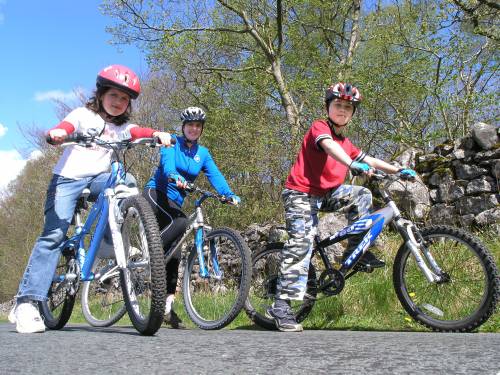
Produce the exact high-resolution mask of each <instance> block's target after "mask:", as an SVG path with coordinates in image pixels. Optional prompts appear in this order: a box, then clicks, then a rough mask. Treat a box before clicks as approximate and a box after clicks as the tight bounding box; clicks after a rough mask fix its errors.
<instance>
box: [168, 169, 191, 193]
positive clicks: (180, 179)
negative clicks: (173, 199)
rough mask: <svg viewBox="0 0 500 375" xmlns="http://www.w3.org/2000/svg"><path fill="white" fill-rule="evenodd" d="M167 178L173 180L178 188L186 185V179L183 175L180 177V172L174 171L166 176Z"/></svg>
mask: <svg viewBox="0 0 500 375" xmlns="http://www.w3.org/2000/svg"><path fill="white" fill-rule="evenodd" d="M168 179H169V181H173V182H175V185H176V186H177V187H178V188H179V189H185V188H186V187H187V186H188V182H187V181H186V179H185V178H184V177H182V176H181V175H180V174H175V173H171V174H170V175H169V176H168Z"/></svg>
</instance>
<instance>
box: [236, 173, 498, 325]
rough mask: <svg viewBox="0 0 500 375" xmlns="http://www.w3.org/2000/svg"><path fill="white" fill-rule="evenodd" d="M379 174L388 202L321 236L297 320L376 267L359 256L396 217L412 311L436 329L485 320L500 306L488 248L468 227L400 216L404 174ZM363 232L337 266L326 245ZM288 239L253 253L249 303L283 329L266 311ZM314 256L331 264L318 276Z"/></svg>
mask: <svg viewBox="0 0 500 375" xmlns="http://www.w3.org/2000/svg"><path fill="white" fill-rule="evenodd" d="M372 178H373V179H374V180H375V181H376V182H377V188H376V191H377V192H378V195H380V197H381V198H382V199H383V201H384V202H385V207H383V208H381V209H379V210H377V211H375V212H373V213H372V214H370V215H366V216H364V217H363V218H361V219H359V220H358V221H356V222H355V223H353V224H351V225H349V226H347V227H345V228H344V229H342V230H340V231H338V232H336V233H335V234H333V235H331V236H329V237H327V238H325V239H320V238H319V237H318V236H316V238H315V246H314V249H313V252H312V257H311V263H310V266H309V275H308V282H307V290H306V294H305V297H304V300H303V301H297V302H294V303H293V304H292V310H293V311H294V314H295V317H296V319H297V321H298V322H301V321H303V320H304V319H305V318H306V317H307V315H308V314H309V313H310V312H311V310H312V308H313V306H314V303H315V301H316V299H317V298H318V295H319V294H323V295H324V296H326V297H328V296H334V295H337V294H339V293H340V292H341V291H342V289H343V288H344V285H345V282H346V280H347V279H349V278H350V277H351V276H353V275H355V274H356V273H357V272H359V271H365V272H371V271H373V269H370V268H367V267H366V266H362V265H361V264H358V261H359V259H360V258H361V257H362V255H363V253H364V252H365V251H367V249H368V248H369V247H370V245H371V244H372V243H373V242H374V241H375V239H376V238H377V237H378V235H379V234H380V233H381V231H382V229H383V228H384V226H386V225H387V224H389V223H392V224H393V226H394V227H395V229H396V230H397V231H398V232H399V234H400V235H401V237H402V238H403V241H404V243H403V244H402V245H401V247H400V248H399V250H398V252H397V254H396V257H395V259H394V266H393V284H394V289H395V291H396V294H397V296H398V299H399V301H400V302H401V304H402V306H403V307H404V309H405V310H406V311H407V312H408V314H409V315H410V316H411V317H412V318H413V319H414V320H416V321H417V322H418V323H420V324H422V325H424V326H426V327H428V328H431V329H433V330H435V331H445V332H469V331H472V330H474V329H476V328H477V327H479V326H480V325H481V324H483V323H484V322H485V321H486V320H487V319H488V318H489V317H490V316H491V315H492V314H493V313H494V311H495V307H496V304H497V301H498V299H499V295H500V282H499V278H498V270H497V267H496V265H495V262H494V260H493V257H492V256H491V254H490V252H489V251H488V249H487V248H486V247H485V246H484V245H483V244H482V243H481V242H480V241H479V239H477V238H476V237H474V236H473V235H471V234H470V233H468V232H466V231H465V230H463V229H459V228H454V227H451V226H447V225H431V226H429V227H426V228H423V229H418V228H417V226H416V225H415V224H414V223H413V222H411V221H410V220H407V219H405V218H403V217H402V216H401V213H400V211H399V209H398V207H397V206H396V204H395V202H394V201H393V200H392V198H391V197H390V195H389V193H388V191H387V187H388V186H389V185H390V184H391V183H393V182H395V181H396V180H397V179H398V177H397V176H394V175H386V174H384V173H383V172H380V171H377V172H376V173H375V174H374V175H373V177H372ZM399 178H402V177H401V176H400V177H399ZM359 235H364V237H363V240H362V242H361V243H360V244H359V245H358V246H357V248H356V249H355V250H354V251H353V252H352V254H350V255H349V256H348V257H347V259H345V260H344V261H343V262H342V263H341V264H340V268H335V267H334V266H333V265H332V264H331V262H330V261H329V259H328V257H327V254H326V250H325V249H326V248H327V247H328V246H331V245H333V244H335V243H337V242H340V241H342V240H345V239H347V238H349V237H351V236H359ZM283 245H284V244H283V243H270V244H268V245H267V247H266V248H265V249H264V250H262V251H260V252H258V253H257V254H255V255H254V257H253V267H252V271H253V277H252V285H251V288H250V292H249V296H248V298H247V300H246V302H245V310H246V312H247V314H248V316H249V317H250V319H252V320H253V321H254V322H255V323H256V324H258V325H259V326H261V327H264V328H267V329H276V327H275V323H274V321H273V320H271V319H269V318H267V317H266V316H265V311H266V308H267V307H268V306H269V305H270V304H271V303H272V301H273V299H274V296H275V294H276V283H277V279H278V273H279V267H280V258H281V257H280V254H281V251H282V249H283ZM315 257H316V258H318V257H319V258H320V259H321V262H322V263H323V265H324V270H323V271H322V272H321V273H320V274H319V277H318V276H317V271H316V269H315V266H314V264H313V261H312V259H313V258H315Z"/></svg>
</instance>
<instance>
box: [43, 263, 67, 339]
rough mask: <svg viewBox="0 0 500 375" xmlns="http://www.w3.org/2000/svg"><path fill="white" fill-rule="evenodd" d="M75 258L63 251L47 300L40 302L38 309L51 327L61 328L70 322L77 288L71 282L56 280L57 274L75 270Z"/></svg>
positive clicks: (47, 325) (46, 323)
mask: <svg viewBox="0 0 500 375" xmlns="http://www.w3.org/2000/svg"><path fill="white" fill-rule="evenodd" d="M75 264H76V262H75V258H74V256H71V255H65V254H63V253H61V255H60V257H59V262H58V264H57V268H56V273H55V275H56V277H55V278H54V280H53V281H52V284H51V285H50V288H49V291H48V294H47V298H48V299H47V300H45V301H39V302H38V309H39V311H40V314H41V315H42V317H43V320H44V323H45V326H46V327H47V328H49V329H54V330H55V329H61V328H63V327H64V326H65V325H66V323H67V322H68V320H69V318H70V317H71V313H72V312H73V306H74V305H75V296H76V290H75V289H73V290H72V289H71V287H72V286H73V285H72V284H71V283H68V282H67V281H63V280H56V278H57V276H63V275H65V274H66V273H67V272H68V271H70V270H71V272H75V270H76V266H75Z"/></svg>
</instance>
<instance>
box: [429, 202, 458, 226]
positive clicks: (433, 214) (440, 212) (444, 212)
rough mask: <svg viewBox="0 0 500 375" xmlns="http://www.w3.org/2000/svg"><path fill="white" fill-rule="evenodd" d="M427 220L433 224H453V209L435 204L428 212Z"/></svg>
mask: <svg viewBox="0 0 500 375" xmlns="http://www.w3.org/2000/svg"><path fill="white" fill-rule="evenodd" d="M429 220H430V221H431V222H432V223H434V224H443V223H446V224H453V223H454V222H455V208H454V207H453V206H449V205H446V204H443V203H439V204H435V205H434V206H432V207H431V210H430V212H429Z"/></svg>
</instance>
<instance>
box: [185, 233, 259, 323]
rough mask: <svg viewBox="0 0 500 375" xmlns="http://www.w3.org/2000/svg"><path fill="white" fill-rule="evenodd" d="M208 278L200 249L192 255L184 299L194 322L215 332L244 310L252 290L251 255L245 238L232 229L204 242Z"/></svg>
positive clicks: (187, 267) (213, 234) (210, 237)
mask: <svg viewBox="0 0 500 375" xmlns="http://www.w3.org/2000/svg"><path fill="white" fill-rule="evenodd" d="M202 255H203V258H204V262H205V266H206V269H207V271H208V274H207V275H200V260H199V257H198V252H197V251H196V248H193V249H192V250H191V252H190V254H189V257H188V260H187V264H186V267H185V269H184V278H183V298H184V305H185V307H186V311H187V313H188V315H189V317H190V318H191V320H192V321H193V322H194V323H195V324H196V325H197V326H198V327H200V328H202V329H207V330H212V329H220V328H223V327H225V326H227V325H228V324H229V323H231V322H232V321H233V319H234V318H235V317H236V316H237V315H238V313H239V312H240V311H241V309H242V307H243V303H244V302H245V299H246V297H247V294H248V289H249V287H250V279H251V277H252V273H251V255H250V250H249V248H248V246H247V244H246V243H245V241H244V240H243V238H242V237H241V236H240V235H239V234H238V233H237V232H235V231H234V230H232V229H229V228H220V229H215V230H212V231H211V232H209V233H208V234H207V235H206V236H205V239H204V243H203V254H202Z"/></svg>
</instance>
